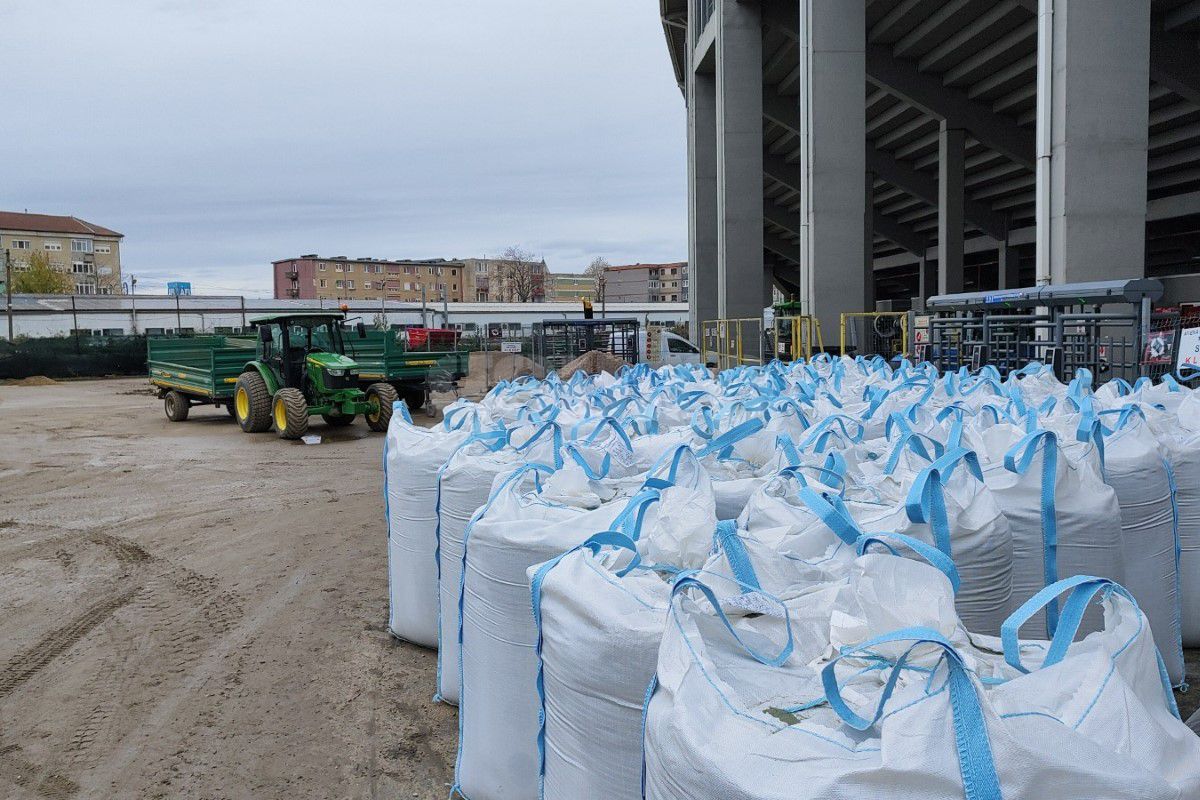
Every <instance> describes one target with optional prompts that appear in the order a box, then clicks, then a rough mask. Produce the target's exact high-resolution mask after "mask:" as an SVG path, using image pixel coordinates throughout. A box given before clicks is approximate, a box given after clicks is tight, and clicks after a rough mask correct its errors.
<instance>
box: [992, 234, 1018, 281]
mask: <svg viewBox="0 0 1200 800" xmlns="http://www.w3.org/2000/svg"><path fill="white" fill-rule="evenodd" d="M996 278H997V280H998V281H999V283H998V285H999V287H1000V288H1001V289H1020V288H1021V257H1020V255H1018V253H1017V248H1016V247H1014V246H1013V245H1011V244H1009V243H1008V242H1001V243H1000V253H999V263H998V264H997V267H996Z"/></svg>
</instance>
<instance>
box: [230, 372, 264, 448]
mask: <svg viewBox="0 0 1200 800" xmlns="http://www.w3.org/2000/svg"><path fill="white" fill-rule="evenodd" d="M233 418H234V419H236V420H237V421H238V425H240V426H241V427H242V430H243V431H245V432H246V433H262V432H263V431H267V430H270V429H271V393H270V392H269V391H267V382H266V381H264V380H263V376H262V375H259V374H258V373H257V372H253V371H251V372H243V373H242V374H241V375H239V376H238V379H237V385H236V386H234V389H233Z"/></svg>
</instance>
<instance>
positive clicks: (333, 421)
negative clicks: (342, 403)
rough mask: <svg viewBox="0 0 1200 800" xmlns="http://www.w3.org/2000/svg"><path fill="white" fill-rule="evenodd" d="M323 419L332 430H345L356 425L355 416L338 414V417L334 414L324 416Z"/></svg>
mask: <svg viewBox="0 0 1200 800" xmlns="http://www.w3.org/2000/svg"><path fill="white" fill-rule="evenodd" d="M321 419H323V420H325V424H326V425H328V426H329V427H331V428H344V427H346V426H347V425H353V424H354V415H353V414H338V415H337V416H336V417H335V416H334V415H333V414H322V415H321Z"/></svg>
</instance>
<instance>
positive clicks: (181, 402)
mask: <svg viewBox="0 0 1200 800" xmlns="http://www.w3.org/2000/svg"><path fill="white" fill-rule="evenodd" d="M163 410H164V411H166V412H167V419H169V420H171V422H183V421H184V420H185V419H187V418H188V411H189V410H191V403H189V402H188V399H187V395H185V394H184V393H183V392H177V391H175V390H174V389H172V390H171V391H169V392H167V393H166V395H164V396H163Z"/></svg>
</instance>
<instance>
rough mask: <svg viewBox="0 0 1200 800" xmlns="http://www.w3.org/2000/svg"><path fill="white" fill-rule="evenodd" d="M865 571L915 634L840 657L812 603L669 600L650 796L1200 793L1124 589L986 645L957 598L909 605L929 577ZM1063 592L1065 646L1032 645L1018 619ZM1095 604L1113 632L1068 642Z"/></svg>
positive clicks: (1195, 742)
mask: <svg viewBox="0 0 1200 800" xmlns="http://www.w3.org/2000/svg"><path fill="white" fill-rule="evenodd" d="M894 561H896V562H903V561H905V560H903V559H895V560H894ZM907 563H913V566H914V567H922V566H923V565H918V564H915V563H914V562H907ZM881 566H882V570H881V569H880V567H881ZM862 574H863V575H868V574H870V575H874V576H875V581H876V582H877V583H878V586H877V587H876V589H875V591H874V594H875V600H877V601H879V607H880V608H883V609H886V610H893V611H896V612H897V613H896V615H895V617H894V618H901V619H907V620H909V621H911V622H917V623H919V624H918V625H917V626H914V627H907V628H901V629H898V630H894V631H890V632H886V633H882V634H879V633H877V632H874V631H872V633H873V635H872V636H871V637H870V638H869V639H866V640H865V641H860V642H858V643H855V644H840V645H837V646H833V645H834V643H833V642H832V641H831V638H832V637H830V636H829V634H828V632H827V631H828V630H829V629H822V627H821V625H820V615H819V614H814V613H812V612H811V608H810V607H806V606H805V605H804V604H803V603H800V602H793V603H791V604H789V603H788V602H787V601H784V602H783V604H782V605H783V606H784V607H786V608H787V610H788V612H789V613H788V616H787V617H786V618H783V619H781V618H779V617H773V616H770V615H762V616H758V617H755V618H753V619H747V618H745V617H736V616H734V613H731V609H730V608H729V607H728V606H727V604H726V603H724V602H721V603H720V606H719V610H717V611H715V610H714V609H715V608H716V607H717V602H715V601H710V602H709V603H708V604H705V603H704V602H703V601H702V600H701V599H699V598H697V599H694V600H689V599H684V600H682V601H677V602H676V603H674V604H673V606H672V610H671V614H672V617H673V619H674V621H675V622H677V623H678V624H669V625H668V626H667V628H666V631H665V633H664V638H663V643H662V647H661V650H660V655H659V665H658V674H657V686H656V688H655V689H654V691H653V694H652V695H651V696H650V698H649V702H648V704H647V711H646V734H645V753H646V794H645V796H646V797H647V798H650V799H651V800H666V799H667V798H672V800H673V799H674V798H683V797H721V798H723V799H726V800H737V798H746V799H747V800H750V798H754V800H774V799H775V798H778V800H784V798H788V799H789V800H790V798H794V797H796V796H797V792H800V794H801V795H802V796H806V797H820V798H822V800H842V799H845V800H850V799H851V798H854V800H858V798H862V797H897V798H913V799H914V800H915V799H916V798H921V800H961V799H962V798H963V797H967V798H972V800H1001V798H1003V800H1042V799H1043V798H1049V797H1053V798H1055V800H1096V798H1105V800H1148V799H1153V800H1182V798H1185V797H1186V798H1190V797H1196V796H1200V770H1197V768H1196V765H1197V764H1198V763H1200V738H1197V737H1196V736H1194V735H1192V733H1191V732H1190V731H1189V730H1188V729H1187V727H1186V726H1184V725H1183V723H1182V722H1180V721H1179V719H1178V717H1177V716H1176V715H1175V714H1174V713H1173V707H1172V701H1171V696H1170V688H1169V687H1168V686H1167V685H1166V682H1165V680H1164V676H1163V674H1162V670H1161V667H1160V662H1159V660H1158V658H1157V654H1156V651H1155V648H1154V644H1153V638H1152V636H1151V635H1150V633H1149V627H1148V626H1147V625H1146V624H1145V617H1144V616H1143V615H1142V614H1141V613H1140V611H1139V610H1138V608H1137V605H1136V603H1134V602H1133V601H1132V599H1131V598H1130V597H1129V595H1128V593H1127V592H1125V591H1124V590H1123V589H1121V588H1120V587H1118V586H1116V585H1115V584H1112V582H1111V581H1106V580H1103V579H1092V578H1078V579H1072V580H1070V581H1065V582H1063V583H1061V584H1055V585H1053V586H1052V587H1049V588H1048V589H1047V590H1045V591H1044V592H1042V593H1039V595H1037V596H1035V597H1034V598H1033V599H1032V600H1031V601H1030V602H1029V603H1027V604H1025V605H1023V606H1022V608H1021V609H1019V613H1018V614H1016V615H1014V617H1013V619H1012V620H1011V621H1010V624H1006V626H1005V631H1004V633H1005V635H1004V637H1003V638H1002V640H1001V642H997V643H995V644H992V643H991V642H989V643H988V645H989V649H988V650H979V649H976V648H975V647H973V646H972V645H971V643H970V642H969V641H968V640H967V639H965V638H964V637H963V636H962V635H961V633H959V632H958V631H961V629H960V628H958V627H957V626H956V625H955V624H954V622H953V620H950V619H947V618H944V614H945V613H946V612H945V609H946V608H948V605H946V604H945V602H944V601H943V603H941V604H938V605H937V606H936V608H937V609H941V611H940V613H939V612H938V611H936V610H934V609H930V608H925V609H923V608H922V607H921V604H920V603H919V602H913V601H914V600H916V598H915V597H914V596H913V595H912V594H911V591H912V589H913V588H916V587H924V588H926V589H928V587H929V586H930V585H931V583H930V582H929V581H924V580H920V579H917V580H913V579H912V577H909V578H907V579H905V580H902V581H900V582H896V581H890V582H889V581H888V580H887V578H886V565H872V567H871V568H870V569H869V570H864V571H863V573H862ZM880 576H884V577H880ZM913 577H915V576H913ZM930 577H931V578H932V576H930ZM933 585H936V583H935V584H933ZM883 586H886V587H887V592H888V593H890V596H889V594H884V593H880V587H883ZM947 589H948V587H946V586H945V585H944V584H943V588H942V591H943V592H945V591H947ZM1063 592H1070V595H1069V596H1068V599H1067V600H1066V601H1065V603H1064V604H1063V615H1062V618H1061V621H1062V625H1061V629H1060V630H1061V631H1062V633H1061V634H1060V636H1059V637H1058V638H1056V639H1055V640H1054V641H1052V642H1041V643H1032V642H1026V643H1021V642H1019V641H1018V640H1017V639H1016V636H1015V632H1016V629H1017V628H1019V627H1020V623H1021V622H1022V621H1023V620H1025V619H1027V618H1028V617H1030V616H1033V614H1034V613H1035V610H1037V609H1040V607H1041V606H1043V605H1045V604H1046V603H1048V602H1049V601H1050V599H1051V598H1053V597H1057V596H1058V595H1059V594H1061V593H1063ZM1097 595H1100V596H1101V597H1102V602H1103V605H1104V617H1105V627H1104V629H1103V631H1102V632H1100V633H1099V634H1096V635H1093V636H1090V637H1088V638H1087V639H1085V640H1084V641H1082V642H1079V643H1077V644H1071V643H1070V639H1071V636H1072V635H1073V634H1075V633H1076V631H1077V629H1078V625H1079V623H1080V622H1081V620H1082V617H1083V609H1084V607H1085V606H1086V605H1087V604H1088V603H1089V602H1091V601H1092V600H1093V599H1094V598H1095V597H1096V596H1097ZM866 596H867V595H866V594H865V593H860V595H859V599H860V600H861V599H863V598H865V597H866ZM836 602H837V603H838V605H839V606H844V607H846V608H848V609H850V610H852V609H853V605H852V604H848V603H846V599H845V596H844V595H843V597H841V598H839V599H838V600H837V601H836ZM826 613H828V612H826ZM837 613H838V612H837V610H836V609H835V610H834V615H835V619H836V615H837ZM730 617H734V618H733V619H732V620H731V619H730ZM884 621H885V620H884V619H879V620H877V621H876V624H879V623H882V622H884ZM920 623H925V624H920ZM871 627H872V626H871V624H869V623H868V624H866V625H864V626H863V630H864V631H865V630H868V629H870V628H871ZM822 641H825V642H827V643H828V645H830V646H829V647H828V649H826V650H825V651H824V652H822V651H821V650H819V649H817V648H818V645H819V644H820V643H821V642H822ZM1001 645H1002V647H1001ZM801 648H803V652H796V651H797V650H799V649H801ZM995 649H1002V651H1003V654H1004V661H1000V660H998V659H997V658H996V657H995V655H994V652H993V651H994V650H995ZM1005 662H1007V663H1005Z"/></svg>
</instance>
